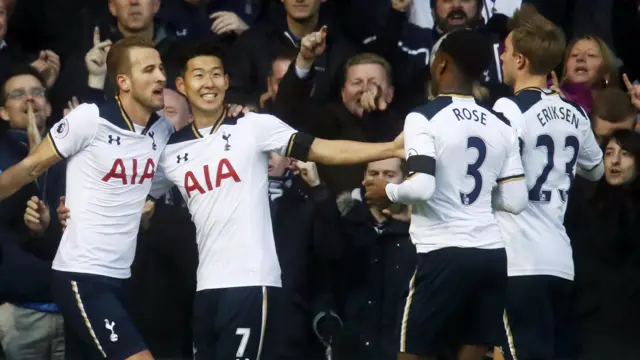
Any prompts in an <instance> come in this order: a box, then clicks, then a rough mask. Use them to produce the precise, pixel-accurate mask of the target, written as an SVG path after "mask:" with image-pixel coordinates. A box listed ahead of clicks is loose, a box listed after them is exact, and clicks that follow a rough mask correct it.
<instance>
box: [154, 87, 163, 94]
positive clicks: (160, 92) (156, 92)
mask: <svg viewBox="0 0 640 360" xmlns="http://www.w3.org/2000/svg"><path fill="white" fill-rule="evenodd" d="M163 90H164V89H162V88H160V89H154V90H153V91H152V93H153V95H156V96H162V93H163Z"/></svg>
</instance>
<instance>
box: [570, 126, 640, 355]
mask: <svg viewBox="0 0 640 360" xmlns="http://www.w3.org/2000/svg"><path fill="white" fill-rule="evenodd" d="M604 144H606V145H604V146H605V150H604V165H605V176H604V177H603V179H602V180H601V181H600V183H599V184H598V185H597V186H596V187H595V189H594V190H595V191H592V192H591V193H584V192H583V193H574V194H573V195H572V197H571V200H570V202H569V205H568V209H567V213H566V218H565V226H566V228H567V233H568V234H569V237H570V238H571V242H572V246H573V252H574V262H575V271H576V272H575V283H574V284H575V287H574V291H575V293H574V295H575V297H574V299H575V303H574V309H575V314H574V315H575V318H576V326H577V329H576V330H577V331H576V335H577V337H578V342H579V345H580V353H581V354H582V355H581V356H580V357H579V359H580V360H591V359H594V360H595V359H617V360H626V359H637V358H638V357H637V356H638V353H637V345H636V343H637V339H638V338H639V337H640V307H638V305H637V304H638V303H640V242H639V241H640V221H639V220H640V206H639V205H638V204H639V202H638V201H639V200H640V180H638V177H637V174H638V170H639V169H640V165H639V162H640V134H639V133H636V132H635V131H633V130H618V131H616V132H614V133H613V134H612V136H611V138H610V139H609V140H608V141H606V142H605V143H604ZM577 181H579V180H578V179H576V182H577ZM581 188H582V189H583V190H584V188H583V187H581Z"/></svg>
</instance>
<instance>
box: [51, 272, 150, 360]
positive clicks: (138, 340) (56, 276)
mask: <svg viewBox="0 0 640 360" xmlns="http://www.w3.org/2000/svg"><path fill="white" fill-rule="evenodd" d="M122 282H123V280H121V279H115V278H111V277H107V276H100V275H91V274H79V273H70V272H63V271H56V270H54V271H53V276H52V284H51V285H52V289H51V291H52V294H53V300H54V301H55V303H56V305H58V308H59V309H60V312H61V313H62V316H63V318H64V330H65V334H64V335H65V353H66V359H67V360H76V359H77V360H86V359H89V360H91V359H105V358H106V359H118V360H120V359H126V358H128V357H130V356H132V355H135V354H137V353H139V352H141V351H144V350H146V349H147V347H146V345H145V344H144V342H143V341H142V337H141V336H140V335H139V334H138V331H137V330H136V329H135V327H134V326H133V323H132V321H131V319H130V318H129V315H128V314H127V312H126V311H125V307H124V301H123V297H124V296H123V289H122Z"/></svg>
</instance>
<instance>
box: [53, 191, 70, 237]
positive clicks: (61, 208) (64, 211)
mask: <svg viewBox="0 0 640 360" xmlns="http://www.w3.org/2000/svg"><path fill="white" fill-rule="evenodd" d="M56 212H57V213H58V219H59V220H60V226H61V227H62V231H64V230H65V229H66V228H67V220H68V219H69V218H70V217H71V213H70V211H69V208H67V206H66V204H65V198H64V196H61V197H60V202H59V203H58V207H57V208H56Z"/></svg>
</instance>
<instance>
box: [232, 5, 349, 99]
mask: <svg viewBox="0 0 640 360" xmlns="http://www.w3.org/2000/svg"><path fill="white" fill-rule="evenodd" d="M283 3H284V8H285V10H286V14H285V15H284V16H283V15H281V14H279V13H277V12H274V13H273V17H272V18H269V19H267V20H265V21H263V22H260V23H256V24H255V25H253V26H252V27H251V29H249V30H247V31H246V32H244V33H243V34H242V35H241V36H240V37H239V38H238V40H237V41H236V43H235V44H234V45H233V48H232V49H231V50H232V51H231V54H230V57H231V59H230V60H231V61H229V62H228V64H229V65H228V70H227V71H228V73H229V77H230V78H231V88H230V93H229V94H228V96H229V101H230V102H234V103H241V104H258V103H259V98H260V95H261V94H262V91H264V90H263V89H266V88H267V84H266V79H267V75H268V73H269V70H270V68H271V64H272V61H273V59H275V58H276V55H277V52H278V50H279V49H280V48H281V47H288V48H299V47H300V41H301V39H302V38H303V37H305V36H306V35H308V34H310V33H311V32H313V31H317V30H318V29H320V28H321V27H322V26H327V27H328V34H329V38H328V41H327V44H326V51H325V52H323V53H322V55H321V56H319V57H318V59H317V61H316V63H315V64H314V66H315V68H316V70H317V72H318V76H317V77H316V78H314V83H315V84H316V89H315V91H314V94H313V98H314V100H317V101H319V102H323V101H327V100H329V99H333V98H335V95H336V94H335V90H336V89H337V88H338V86H339V85H338V77H339V76H340V74H341V70H342V66H343V64H344V61H345V60H346V59H347V58H348V57H349V56H351V55H352V53H353V51H352V48H351V45H350V44H349V43H348V42H346V41H345V39H344V38H343V37H342V33H341V32H340V29H339V28H338V26H337V25H336V22H335V21H334V19H333V18H332V17H331V14H329V13H326V12H322V16H321V9H322V8H323V7H324V5H322V3H324V1H322V0H304V1H301V0H283Z"/></svg>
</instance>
